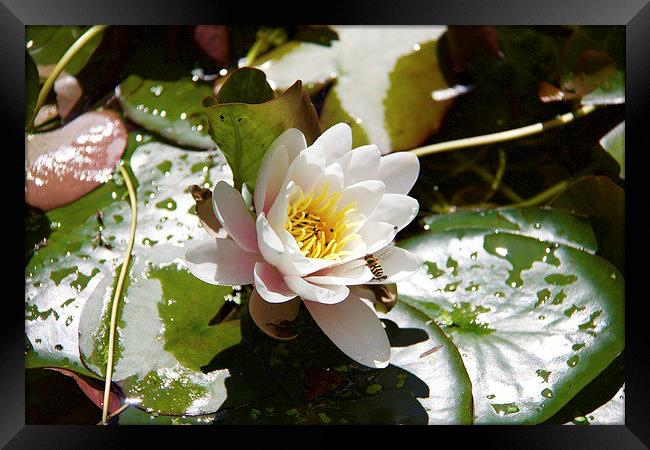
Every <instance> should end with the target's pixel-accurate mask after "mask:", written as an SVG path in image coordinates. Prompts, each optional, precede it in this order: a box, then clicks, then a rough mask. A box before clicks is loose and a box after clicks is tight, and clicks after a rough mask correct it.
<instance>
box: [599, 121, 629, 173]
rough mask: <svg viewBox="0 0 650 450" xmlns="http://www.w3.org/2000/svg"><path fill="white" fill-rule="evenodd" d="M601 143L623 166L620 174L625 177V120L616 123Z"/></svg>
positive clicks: (620, 165)
mask: <svg viewBox="0 0 650 450" xmlns="http://www.w3.org/2000/svg"><path fill="white" fill-rule="evenodd" d="M599 143H600V145H601V146H602V147H603V148H604V149H605V151H606V152H607V153H609V154H610V155H611V157H612V158H614V160H615V161H616V162H617V163H618V165H619V167H620V168H621V172H620V176H621V178H622V179H625V121H623V122H621V123H619V124H618V125H616V126H615V127H614V128H613V129H612V130H611V131H610V132H609V133H607V134H606V135H605V136H603V137H602V138H601V139H600V141H599Z"/></svg>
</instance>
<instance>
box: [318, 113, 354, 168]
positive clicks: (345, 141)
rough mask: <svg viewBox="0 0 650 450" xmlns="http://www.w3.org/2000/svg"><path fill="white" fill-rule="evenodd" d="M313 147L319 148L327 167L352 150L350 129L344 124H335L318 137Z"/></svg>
mask: <svg viewBox="0 0 650 450" xmlns="http://www.w3.org/2000/svg"><path fill="white" fill-rule="evenodd" d="M313 147H320V148H321V150H322V152H323V154H324V155H325V160H326V163H327V164H328V165H329V164H331V163H333V162H334V161H336V160H337V159H339V158H340V157H342V156H343V155H345V154H346V153H347V152H349V151H350V150H352V129H351V128H350V126H349V125H348V124H346V123H343V122H341V123H337V124H336V125H334V126H332V127H330V128H328V129H327V130H325V132H324V133H323V134H321V135H320V137H319V138H318V139H316V142H314V144H313Z"/></svg>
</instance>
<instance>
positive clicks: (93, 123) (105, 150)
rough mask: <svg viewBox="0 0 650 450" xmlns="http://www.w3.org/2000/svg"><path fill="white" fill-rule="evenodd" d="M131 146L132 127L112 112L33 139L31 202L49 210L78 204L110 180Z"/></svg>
mask: <svg viewBox="0 0 650 450" xmlns="http://www.w3.org/2000/svg"><path fill="white" fill-rule="evenodd" d="M126 141H127V132H126V128H125V127H124V125H123V124H122V120H121V119H120V117H119V116H118V115H117V114H116V113H114V112H112V111H93V112H89V113H86V114H83V115H81V116H79V117H78V118H76V119H75V120H73V121H72V122H70V123H69V124H67V125H66V126H64V127H62V128H59V129H57V130H54V131H50V132H46V133H38V134H32V135H29V136H27V138H26V142H25V147H26V148H25V150H26V151H25V152H26V154H27V167H26V170H25V172H26V173H25V200H26V201H27V203H29V204H30V205H32V206H35V207H37V208H39V209H42V210H44V211H48V210H50V209H53V208H57V207H59V206H63V205H66V204H68V203H71V202H73V201H75V200H77V199H78V198H79V197H82V196H83V195H85V194H87V193H88V192H90V191H92V190H93V189H95V188H96V187H97V186H99V185H100V184H102V183H104V182H106V181H108V180H109V179H110V176H111V174H112V172H113V170H114V168H115V164H116V163H117V161H119V159H120V157H121V156H122V154H123V153H124V150H125V148H126Z"/></svg>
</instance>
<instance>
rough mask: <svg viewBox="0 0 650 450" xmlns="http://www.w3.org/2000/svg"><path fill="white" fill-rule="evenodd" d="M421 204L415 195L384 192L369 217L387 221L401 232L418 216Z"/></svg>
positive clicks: (374, 220)
mask: <svg viewBox="0 0 650 450" xmlns="http://www.w3.org/2000/svg"><path fill="white" fill-rule="evenodd" d="M419 208H420V205H419V204H418V201H417V200H416V199H414V198H413V197H409V196H408V195H402V194H384V196H383V197H382V199H381V200H380V201H379V204H378V205H377V208H376V209H375V210H374V211H373V213H372V215H371V216H370V217H369V218H368V220H369V221H373V222H386V223H390V224H391V225H393V226H394V227H397V229H396V230H395V232H396V233H397V232H399V231H400V230H401V229H402V228H404V227H405V226H406V225H408V224H409V223H411V221H412V220H413V219H414V218H415V216H417V214H418V210H419Z"/></svg>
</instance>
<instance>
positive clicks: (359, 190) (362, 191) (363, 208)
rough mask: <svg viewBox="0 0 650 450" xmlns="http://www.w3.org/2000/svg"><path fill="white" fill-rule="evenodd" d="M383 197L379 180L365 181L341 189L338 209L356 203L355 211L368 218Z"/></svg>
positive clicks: (382, 184)
mask: <svg viewBox="0 0 650 450" xmlns="http://www.w3.org/2000/svg"><path fill="white" fill-rule="evenodd" d="M383 195H384V183H382V182H381V181H379V180H366V181H361V182H360V183H356V184H353V185H352V186H348V187H346V188H345V189H343V193H342V195H341V199H340V200H339V207H340V208H342V207H345V206H346V205H347V204H348V203H350V202H356V204H357V208H358V209H357V211H358V212H359V213H361V214H363V215H364V216H366V217H368V216H369V215H370V214H372V212H373V211H374V210H375V208H376V207H377V205H378V204H379V201H380V200H381V198H382V196H383Z"/></svg>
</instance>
